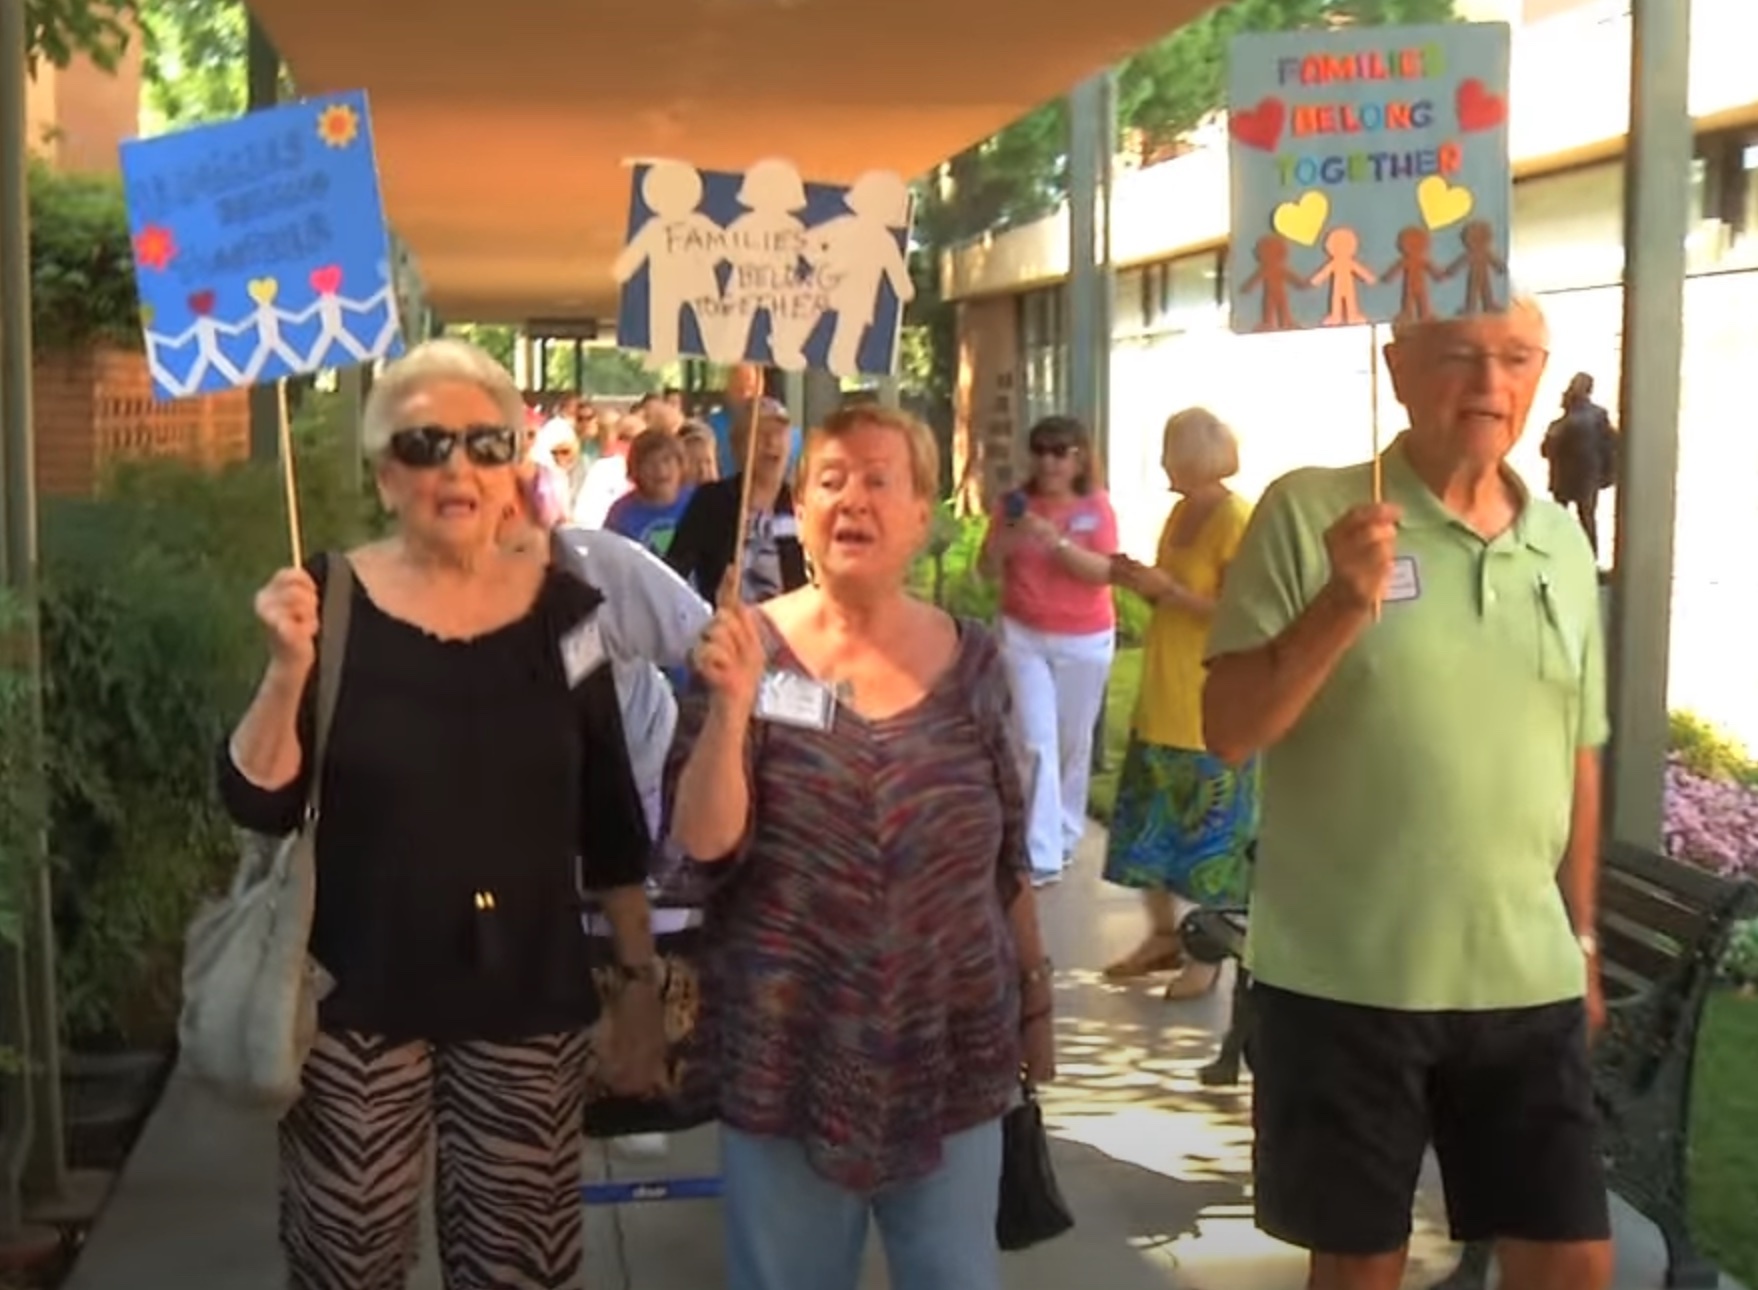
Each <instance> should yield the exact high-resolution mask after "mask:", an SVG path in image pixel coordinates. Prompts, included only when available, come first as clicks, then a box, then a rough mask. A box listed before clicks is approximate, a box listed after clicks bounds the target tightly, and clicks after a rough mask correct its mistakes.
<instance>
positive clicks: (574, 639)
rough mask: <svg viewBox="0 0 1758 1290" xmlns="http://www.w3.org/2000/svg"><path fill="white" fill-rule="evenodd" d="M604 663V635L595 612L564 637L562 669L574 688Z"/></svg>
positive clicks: (569, 685) (571, 687) (570, 687)
mask: <svg viewBox="0 0 1758 1290" xmlns="http://www.w3.org/2000/svg"><path fill="white" fill-rule="evenodd" d="M603 663H604V635H603V633H602V632H600V631H599V628H598V616H597V615H596V614H594V615H593V616H592V617H591V618H588V619H587V620H586V621H585V622H583V623H581V624H580V625H579V626H578V627H576V628H574V630H573V631H571V632H569V633H568V634H567V635H566V636H564V637H562V671H563V672H564V673H565V674H566V675H567V678H568V688H569V689H573V688H574V687H575V686H576V685H578V684H580V682H582V681H584V680H585V679H586V678H587V677H589V676H591V675H592V674H593V673H594V672H595V671H597V670H598V668H599V667H600V666H601V665H602V664H603Z"/></svg>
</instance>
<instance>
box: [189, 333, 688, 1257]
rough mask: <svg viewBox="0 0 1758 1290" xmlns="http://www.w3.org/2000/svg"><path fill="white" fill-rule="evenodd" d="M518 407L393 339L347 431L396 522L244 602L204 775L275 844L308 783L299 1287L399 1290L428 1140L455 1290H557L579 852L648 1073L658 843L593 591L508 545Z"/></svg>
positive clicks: (292, 1167)
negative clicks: (650, 892)
mask: <svg viewBox="0 0 1758 1290" xmlns="http://www.w3.org/2000/svg"><path fill="white" fill-rule="evenodd" d="M521 416H522V412H521V405H520V399H519V394H518V391H517V390H516V389H515V388H514V386H513V384H512V381H511V380H510V379H509V377H508V375H507V373H506V372H505V371H504V370H503V369H502V368H501V367H500V366H499V365H498V364H496V363H495V361H494V360H493V359H492V358H490V357H489V356H488V355H487V354H485V353H483V352H482V351H481V350H478V349H476V348H475V347H474V346H471V345H468V344H465V343H463V342H460V341H456V340H438V341H430V342H428V343H427V344H424V345H422V346H419V347H418V348H416V349H415V350H413V351H411V352H410V353H409V354H408V356H407V357H405V358H403V359H402V360H401V361H399V362H397V363H395V364H393V365H392V366H391V367H390V368H389V369H388V371H387V372H386V373H385V375H384V377H383V378H382V379H381V380H380V382H379V383H378V384H376V385H375V386H374V387H373V390H372V395H371V397H370V399H369V400H368V402H367V407H366V423H365V430H364V435H363V439H364V441H365V443H366V446H367V450H368V451H369V452H370V453H372V454H373V456H374V459H375V472H376V476H377V482H378V491H379V496H380V498H381V500H382V501H383V502H384V505H385V507H386V508H387V509H388V510H389V511H390V512H391V514H392V515H393V516H394V517H395V522H396V523H395V532H394V533H393V534H392V536H390V537H388V538H386V539H385V540H383V541H380V542H375V543H372V544H370V545H367V546H364V547H361V548H359V549H358V550H355V551H351V552H349V553H348V554H347V555H346V556H341V555H336V556H330V557H326V556H324V555H318V556H315V557H314V558H313V559H312V560H311V561H310V562H309V563H308V564H307V566H306V567H305V568H304V569H285V570H282V571H281V572H280V573H278V574H276V575H275V577H274V578H273V579H272V580H271V581H270V582H269V583H268V585H267V586H266V587H264V588H263V590H262V591H261V592H259V593H258V595H257V600H256V612H257V616H258V617H259V618H260V619H261V620H262V623H263V626H264V629H265V631H266V634H267V637H268V645H269V663H268V667H267V670H266V671H265V673H264V675H263V679H262V683H261V685H260V687H259V688H258V691H257V694H256V698H255V700H254V701H253V702H252V704H251V706H250V708H249V710H248V711H247V712H246V713H245V715H244V718H243V720H242V721H241V722H240V723H239V726H238V729H237V731H236V732H235V733H234V734H233V735H232V737H231V740H230V741H229V743H228V744H227V745H226V747H225V749H224V750H223V753H222V756H221V758H220V786H221V790H222V795H223V796H224V799H225V801H226V805H227V807H228V808H229V809H230V811H231V813H232V815H233V816H234V817H235V818H236V820H237V821H238V822H239V823H240V824H241V825H243V826H245V827H246V828H249V829H253V830H257V831H259V832H262V833H267V834H271V835H273V834H285V833H287V832H290V831H291V830H292V829H293V828H294V827H295V826H296V825H297V823H298V822H299V819H300V816H301V814H302V812H303V809H304V804H305V800H306V789H307V784H308V782H309V776H310V775H311V774H313V773H314V772H315V773H319V774H321V775H322V777H323V780H322V783H323V814H322V817H321V821H320V823H319V825H318V831H317V870H318V886H317V907H316V914H315V918H314V923H313V929H312V936H311V954H312V957H313V958H314V959H315V960H317V962H318V963H319V964H321V965H322V967H323V968H324V969H326V970H327V972H328V973H329V975H330V976H331V977H333V978H334V980H335V987H334V989H333V990H332V991H331V993H330V994H329V995H328V996H327V997H326V998H325V999H324V1000H323V1003H322V1004H321V1007H320V1013H319V1027H320V1033H319V1035H318V1038H317V1041H316V1044H315V1046H314V1048H313V1050H312V1053H311V1056H310V1058H309V1059H308V1061H307V1063H306V1066H305V1071H304V1093H303V1096H302V1097H301V1098H300V1100H299V1101H298V1102H297V1103H296V1104H295V1105H294V1106H293V1108H292V1110H291V1111H290V1112H288V1114H287V1115H286V1117H285V1118H284V1119H283V1120H282V1121H281V1126H280V1163H281V1194H282V1206H281V1216H282V1217H281V1244H282V1249H283V1252H284V1255H285V1258H286V1261H287V1264H288V1271H289V1284H290V1285H291V1286H293V1287H295V1288H296V1290H355V1288H356V1287H360V1286H387V1287H388V1286H395V1285H399V1284H401V1283H402V1282H403V1279H404V1276H405V1273H406V1272H407V1270H408V1268H409V1267H410V1266H411V1264H412V1262H413V1254H414V1249H415V1244H414V1243H415V1240H416V1232H417V1213H418V1208H419V1203H420V1196H421V1189H422V1181H423V1176H424V1174H425V1172H426V1165H427V1159H428V1142H429V1139H430V1137H431V1138H432V1139H433V1141H434V1144H435V1164H436V1170H437V1185H436V1191H437V1201H436V1207H435V1208H436V1222H435V1228H436V1231H437V1233H438V1237H439V1246H440V1262H441V1264H442V1267H443V1270H444V1278H445V1282H446V1284H447V1285H449V1286H465V1285H490V1284H492V1285H495V1286H505V1287H524V1288H528V1290H552V1288H555V1287H564V1286H572V1285H574V1284H576V1279H577V1276H578V1265H579V1261H580V1240H581V1233H580V1226H581V1211H580V1197H579V1182H580V1150H581V1114H582V1099H583V1097H584V1091H585V1081H586V1057H587V1052H588V1043H587V1029H588V1027H589V1026H591V1025H592V1024H593V1022H594V1021H595V1020H596V1019H597V1018H598V1016H599V1013H600V1001H599V999H598V997H597V994H596V993H595V991H594V987H593V984H592V981H593V977H592V973H591V971H590V969H589V963H588V959H587V948H588V947H587V942H586V939H585V936H584V934H583V930H582V928H581V923H580V916H579V911H578V904H577V899H576V896H575V889H574V883H575V862H576V857H578V859H579V861H580V870H581V872H582V873H583V874H584V878H585V881H586V884H587V885H588V886H590V887H592V888H594V889H595V890H596V891H597V893H598V894H599V895H600V898H601V904H602V908H603V909H604V911H605V914H606V915H607V917H608V919H609V920H610V922H611V923H612V925H613V932H614V939H615V943H616V952H617V956H618V962H619V963H620V964H621V965H622V971H621V973H620V974H619V977H618V980H619V987H618V988H617V989H616V991H615V992H614V995H613V997H612V998H611V999H610V1001H609V1003H610V1008H611V1014H612V1016H611V1019H612V1023H613V1025H612V1030H613V1032H614V1041H613V1042H614V1044H615V1049H614V1050H613V1051H612V1052H609V1053H607V1054H606V1057H607V1067H608V1068H609V1072H608V1073H610V1074H612V1076H613V1078H614V1079H615V1082H616V1083H617V1084H618V1086H619V1087H620V1088H622V1089H623V1090H626V1091H628V1092H632V1093H645V1092H648V1091H651V1090H653V1089H654V1088H655V1086H656V1085H657V1083H658V1082H659V1081H660V1080H661V1078H662V1074H661V1072H662V1065H661V1062H662V1057H663V1036H662V1033H661V1029H662V1027H661V1019H660V1013H659V1006H658V992H657V984H658V983H657V981H656V979H655V968H654V959H653V943H652V937H651V934H650V930H649V912H648V906H647V898H646V895H645V892H644V883H645V881H646V877H647V862H648V858H649V851H650V847H651V842H650V837H649V833H648V828H647V823H646V819H645V813H644V810H643V806H642V802H641V798H640V795H639V793H638V792H637V790H636V787H635V782H634V778H633V775H632V773H631V770H630V765H629V756H628V752H627V749H626V747H625V744H624V738H623V730H622V723H621V719H620V716H619V711H618V702H617V693H616V689H615V686H614V683H613V681H612V677H611V671H610V668H609V667H607V666H604V665H603V664H604V662H605V655H604V648H603V644H602V641H601V638H600V635H599V624H598V622H597V619H596V611H597V609H598V607H599V604H600V603H601V598H600V596H599V595H598V593H597V592H596V591H594V590H593V589H592V588H591V587H589V586H588V585H587V584H585V583H584V582H582V581H581V580H579V579H578V578H575V577H572V576H570V575H569V574H567V573H565V572H564V571H562V570H560V569H557V568H553V567H551V566H550V565H549V564H548V563H547V562H546V561H544V560H542V559H534V558H532V556H531V554H530V553H528V552H520V551H515V550H509V549H507V548H506V547H504V546H503V544H502V543H501V542H500V541H499V540H498V539H499V534H500V530H501V526H502V523H503V520H504V519H505V518H506V517H507V515H508V514H509V513H510V512H512V511H513V510H514V508H515V507H516V506H517V505H518V502H519V498H518V493H517V488H518V484H517V482H516V477H515V466H516V463H517V458H518V455H519V454H518V448H519V426H520V418H521ZM342 559H345V560H346V561H347V563H348V566H349V569H350V571H351V573H352V583H353V595H352V603H351V609H350V620H349V624H348V636H347V643H346V649H345V651H344V654H343V658H344V662H343V665H342V673H341V677H342V680H341V687H340V695H339V699H338V702H337V706H336V712H335V718H334V724H333V726H332V728H331V732H330V738H329V743H328V747H327V751H326V755H325V764H324V765H323V766H322V767H321V768H314V767H313V766H312V765H310V762H309V759H308V757H307V756H306V750H307V749H309V748H310V747H311V745H312V739H313V734H314V722H315V713H314V707H315V701H314V694H313V691H314V690H315V688H316V687H315V685H314V684H313V679H314V677H315V676H316V667H315V663H316V655H317V644H318V639H319V634H318V611H319V606H320V605H321V603H322V586H323V584H324V582H325V580H326V577H327V575H328V574H329V572H330V570H331V562H332V561H333V560H342Z"/></svg>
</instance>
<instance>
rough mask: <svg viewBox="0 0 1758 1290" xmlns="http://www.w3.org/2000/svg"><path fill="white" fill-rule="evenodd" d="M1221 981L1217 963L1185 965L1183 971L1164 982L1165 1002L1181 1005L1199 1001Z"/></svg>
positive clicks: (1219, 967)
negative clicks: (1194, 1000)
mask: <svg viewBox="0 0 1758 1290" xmlns="http://www.w3.org/2000/svg"><path fill="white" fill-rule="evenodd" d="M1220 979H1221V965H1220V964H1219V963H1186V964H1185V965H1184V971H1182V972H1180V973H1179V974H1178V975H1177V976H1175V977H1173V978H1172V979H1171V980H1170V981H1168V982H1166V1002H1167V1003H1183V1002H1185V1001H1186V1000H1187V999H1200V998H1202V997H1203V996H1204V995H1205V994H1208V993H1209V992H1210V991H1211V990H1213V989H1214V988H1215V982H1216V981H1219V980H1220Z"/></svg>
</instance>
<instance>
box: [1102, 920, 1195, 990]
mask: <svg viewBox="0 0 1758 1290" xmlns="http://www.w3.org/2000/svg"><path fill="white" fill-rule="evenodd" d="M1183 964H1184V948H1183V946H1181V945H1180V944H1179V943H1178V934H1177V933H1176V932H1154V933H1153V934H1152V935H1150V936H1149V937H1148V938H1147V940H1145V941H1143V942H1142V943H1141V944H1140V945H1138V946H1136V947H1135V949H1134V950H1132V951H1131V952H1130V953H1128V954H1126V955H1124V956H1123V957H1122V958H1120V959H1118V960H1117V961H1116V962H1115V963H1113V964H1112V965H1111V966H1110V967H1108V968H1106V969H1105V979H1106V980H1107V981H1130V980H1133V979H1135V978H1136V977H1143V976H1152V975H1153V974H1154V973H1156V972H1171V971H1174V970H1176V969H1177V968H1179V967H1181V966H1183Z"/></svg>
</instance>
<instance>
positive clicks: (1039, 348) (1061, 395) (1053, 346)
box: [1019, 286, 1068, 427]
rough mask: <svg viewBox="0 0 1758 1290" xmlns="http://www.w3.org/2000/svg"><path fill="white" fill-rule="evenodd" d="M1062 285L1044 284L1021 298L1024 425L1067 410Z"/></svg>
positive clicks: (1020, 324)
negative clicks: (1045, 285) (1065, 404)
mask: <svg viewBox="0 0 1758 1290" xmlns="http://www.w3.org/2000/svg"><path fill="white" fill-rule="evenodd" d="M1063 296H1064V292H1063V290H1062V288H1061V287H1059V286H1058V287H1046V288H1044V289H1042V290H1039V291H1031V292H1028V293H1026V294H1025V295H1023V296H1021V297H1020V301H1019V309H1020V319H1019V348H1020V374H1021V376H1022V378H1023V379H1022V381H1021V389H1020V390H1019V408H1020V412H1021V417H1022V423H1023V426H1026V427H1029V426H1031V425H1032V424H1034V423H1035V422H1037V421H1038V420H1039V419H1040V418H1042V417H1047V416H1049V415H1051V414H1052V413H1055V412H1066V411H1067V408H1065V407H1064V406H1063V404H1064V402H1065V401H1066V399H1067V390H1068V333H1067V321H1066V319H1065V317H1064V307H1063Z"/></svg>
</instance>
